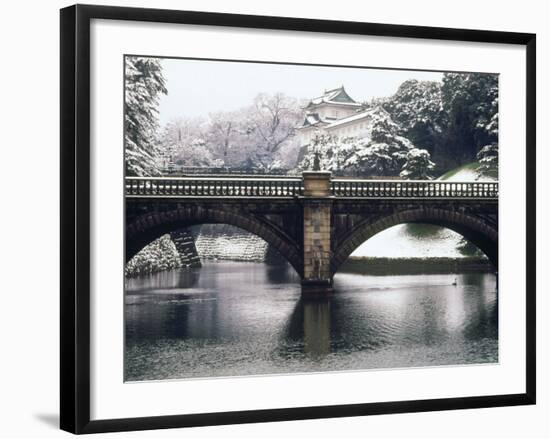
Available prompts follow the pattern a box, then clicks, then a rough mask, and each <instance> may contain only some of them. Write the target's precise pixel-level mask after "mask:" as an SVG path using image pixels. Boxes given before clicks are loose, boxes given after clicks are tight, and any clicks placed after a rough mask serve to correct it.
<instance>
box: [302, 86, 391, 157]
mask: <svg viewBox="0 0 550 439" xmlns="http://www.w3.org/2000/svg"><path fill="white" fill-rule="evenodd" d="M375 111H380V108H379V107H375V108H370V109H367V110H366V109H364V107H363V105H362V104H360V103H359V102H356V101H355V100H353V99H352V98H351V97H350V95H348V94H347V93H346V90H345V89H344V86H341V87H339V88H335V89H332V90H325V93H324V94H323V95H322V96H319V97H317V98H314V99H312V100H311V101H310V102H309V103H308V105H307V106H306V107H305V116H304V122H303V124H302V125H301V126H299V127H298V128H297V133H298V136H299V141H300V146H302V147H303V146H306V145H308V144H309V143H310V142H311V140H312V139H313V137H314V136H315V134H316V133H318V132H321V133H324V134H330V135H333V136H335V137H366V136H368V134H369V132H370V128H371V123H370V122H371V120H372V115H373V113H374V112H375Z"/></svg>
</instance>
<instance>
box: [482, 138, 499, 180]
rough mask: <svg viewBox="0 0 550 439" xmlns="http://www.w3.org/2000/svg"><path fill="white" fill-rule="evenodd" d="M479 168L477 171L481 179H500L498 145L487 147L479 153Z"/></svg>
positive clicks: (492, 144)
mask: <svg viewBox="0 0 550 439" xmlns="http://www.w3.org/2000/svg"><path fill="white" fill-rule="evenodd" d="M477 160H478V162H479V167H478V168H477V171H478V172H479V175H480V177H493V178H497V179H498V144H497V143H491V144H490V145H485V146H484V147H483V148H481V150H480V151H479V152H478V153H477Z"/></svg>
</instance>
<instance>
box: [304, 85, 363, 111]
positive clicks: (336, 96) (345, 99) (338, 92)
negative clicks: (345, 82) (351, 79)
mask: <svg viewBox="0 0 550 439" xmlns="http://www.w3.org/2000/svg"><path fill="white" fill-rule="evenodd" d="M323 103H326V104H335V105H346V106H353V107H360V106H361V104H360V103H358V102H356V101H354V100H353V99H352V98H351V97H350V95H348V94H347V93H346V90H345V89H344V86H341V87H338V88H333V89H332V90H325V93H324V94H323V95H322V96H319V97H316V98H313V99H312V100H311V101H310V102H309V104H308V105H307V106H308V107H311V106H315V105H320V104H323Z"/></svg>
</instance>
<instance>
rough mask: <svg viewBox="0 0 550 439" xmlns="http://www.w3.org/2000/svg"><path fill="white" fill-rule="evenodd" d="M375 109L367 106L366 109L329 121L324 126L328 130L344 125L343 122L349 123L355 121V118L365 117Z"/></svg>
mask: <svg viewBox="0 0 550 439" xmlns="http://www.w3.org/2000/svg"><path fill="white" fill-rule="evenodd" d="M375 110H377V108H376V107H375V108H369V109H368V110H365V111H361V112H359V113H355V114H352V115H351V116H348V117H344V118H342V119H338V120H337V121H334V122H332V123H330V124H329V125H327V126H326V127H325V128H326V129H327V130H330V129H331V128H335V127H339V126H341V125H345V124H347V123H350V122H355V121H356V120H361V119H364V118H365V117H367V116H371V115H372V114H373V113H375Z"/></svg>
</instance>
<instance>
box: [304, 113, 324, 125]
mask: <svg viewBox="0 0 550 439" xmlns="http://www.w3.org/2000/svg"><path fill="white" fill-rule="evenodd" d="M321 123H328V122H327V121H326V120H323V119H322V118H321V117H320V116H319V114H318V113H307V114H306V117H305V119H304V123H303V125H302V126H301V127H299V128H307V127H311V126H314V125H318V124H321Z"/></svg>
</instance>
